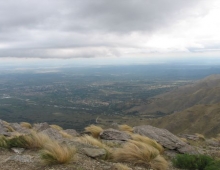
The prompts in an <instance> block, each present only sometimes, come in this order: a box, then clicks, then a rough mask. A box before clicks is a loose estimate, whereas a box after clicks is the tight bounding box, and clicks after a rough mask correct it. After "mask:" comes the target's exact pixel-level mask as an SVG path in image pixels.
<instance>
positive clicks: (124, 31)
mask: <svg viewBox="0 0 220 170" xmlns="http://www.w3.org/2000/svg"><path fill="white" fill-rule="evenodd" d="M198 2H201V1H200V0H93V1H92V0H44V1H39V0H38V1H37V0H16V1H15V0H7V1H6V0H0V57H8V56H12V57H13V56H15V57H53V55H52V54H51V55H49V54H48V53H47V49H48V50H49V51H50V50H51V49H56V48H58V49H60V48H78V47H80V48H81V47H99V48H100V49H103V47H104V48H108V47H109V48H110V49H109V50H107V51H114V52H113V54H118V55H120V52H118V51H117V50H115V49H112V47H113V46H121V47H124V46H126V47H127V46H132V45H131V44H129V43H128V44H126V42H124V43H122V42H120V39H123V38H121V36H126V35H130V34H131V33H132V32H149V33H150V32H153V31H156V30H158V29H161V28H163V27H167V26H170V25H172V24H173V23H174V22H175V21H177V20H178V19H180V18H182V17H185V16H186V15H191V13H190V12H189V11H190V9H192V8H193V7H194V6H195V5H196V4H197V3H198ZM109 35H113V36H115V38H113V39H112V38H109V37H110V36H109ZM107 36H108V37H107ZM100 49H96V50H94V51H92V52H91V55H89V56H96V55H95V54H96V52H97V51H100ZM104 52H105V50H104V51H102V52H97V54H98V55H99V53H100V54H103V55H104ZM86 53H88V52H86ZM74 54H75V53H74ZM74 54H72V53H70V56H69V57H71V55H73V57H74ZM83 55H85V53H83V52H82V53H81V54H80V52H77V55H76V56H83ZM54 56H56V55H54ZM58 56H60V55H58Z"/></svg>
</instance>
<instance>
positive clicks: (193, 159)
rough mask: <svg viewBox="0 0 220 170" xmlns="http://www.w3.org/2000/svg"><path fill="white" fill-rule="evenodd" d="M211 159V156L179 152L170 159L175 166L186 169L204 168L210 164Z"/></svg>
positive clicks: (201, 169)
mask: <svg viewBox="0 0 220 170" xmlns="http://www.w3.org/2000/svg"><path fill="white" fill-rule="evenodd" d="M213 161H214V160H213V158H211V157H210V156H206V155H189V154H182V155H180V154H179V155H177V156H176V158H174V159H173V160H172V162H173V165H174V166H175V167H177V168H180V169H188V170H196V169H197V170H205V168H206V167H207V166H208V165H210V164H212V163H213ZM208 170H211V169H208ZM213 170H214V169H213Z"/></svg>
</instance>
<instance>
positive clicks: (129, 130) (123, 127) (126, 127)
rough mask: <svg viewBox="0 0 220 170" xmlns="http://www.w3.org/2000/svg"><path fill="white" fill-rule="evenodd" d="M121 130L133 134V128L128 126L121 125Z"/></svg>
mask: <svg viewBox="0 0 220 170" xmlns="http://www.w3.org/2000/svg"><path fill="white" fill-rule="evenodd" d="M118 128H119V130H121V131H126V132H129V133H133V128H132V127H131V126H128V125H119V127H118Z"/></svg>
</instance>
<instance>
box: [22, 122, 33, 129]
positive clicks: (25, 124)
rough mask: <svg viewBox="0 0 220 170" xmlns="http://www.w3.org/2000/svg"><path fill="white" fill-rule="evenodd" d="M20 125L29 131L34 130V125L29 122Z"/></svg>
mask: <svg viewBox="0 0 220 170" xmlns="http://www.w3.org/2000/svg"><path fill="white" fill-rule="evenodd" d="M20 125H21V126H22V127H25V128H27V129H31V128H32V125H31V124H30V123H28V122H21V123H20Z"/></svg>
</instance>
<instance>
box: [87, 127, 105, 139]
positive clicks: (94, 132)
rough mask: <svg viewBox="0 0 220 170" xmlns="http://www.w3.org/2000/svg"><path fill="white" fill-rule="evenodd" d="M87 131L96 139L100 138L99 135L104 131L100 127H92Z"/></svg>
mask: <svg viewBox="0 0 220 170" xmlns="http://www.w3.org/2000/svg"><path fill="white" fill-rule="evenodd" d="M85 131H86V132H89V133H91V135H92V136H93V137H94V138H99V135H100V133H101V132H102V131H103V129H102V128H101V127H100V126H95V125H90V126H88V127H86V128H85Z"/></svg>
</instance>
